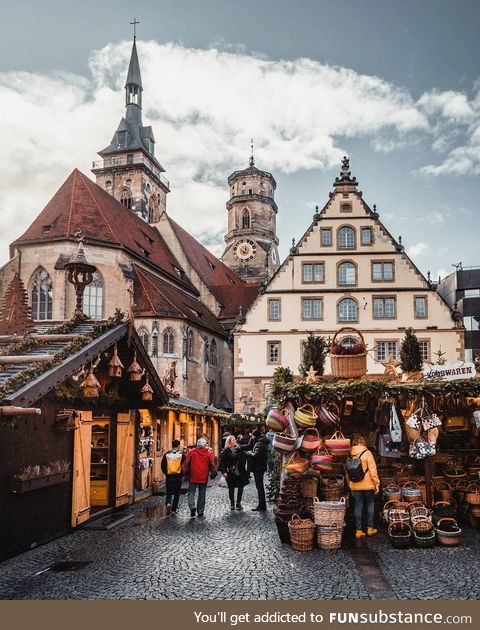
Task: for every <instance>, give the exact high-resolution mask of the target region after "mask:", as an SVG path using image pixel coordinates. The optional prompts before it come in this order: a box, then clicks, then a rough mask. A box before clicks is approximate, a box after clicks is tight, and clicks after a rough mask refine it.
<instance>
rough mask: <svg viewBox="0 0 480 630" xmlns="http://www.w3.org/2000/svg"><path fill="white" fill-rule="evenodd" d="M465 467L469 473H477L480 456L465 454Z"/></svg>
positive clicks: (479, 469)
mask: <svg viewBox="0 0 480 630" xmlns="http://www.w3.org/2000/svg"><path fill="white" fill-rule="evenodd" d="M465 467H466V469H467V473H468V474H469V475H477V474H478V472H479V471H480V456H478V455H473V454H470V455H467V457H466V458H465Z"/></svg>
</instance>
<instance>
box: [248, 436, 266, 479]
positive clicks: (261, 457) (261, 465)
mask: <svg viewBox="0 0 480 630" xmlns="http://www.w3.org/2000/svg"><path fill="white" fill-rule="evenodd" d="M269 444H270V442H269V440H268V438H267V437H265V436H263V435H261V436H259V437H258V438H257V439H256V440H255V444H254V446H253V453H252V455H251V456H250V471H251V472H265V471H266V470H267V468H268V446H269Z"/></svg>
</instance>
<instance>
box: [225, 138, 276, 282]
mask: <svg viewBox="0 0 480 630" xmlns="http://www.w3.org/2000/svg"><path fill="white" fill-rule="evenodd" d="M228 185H229V187H230V199H229V200H228V201H227V211H228V228H227V229H228V231H227V234H226V235H225V242H226V244H227V245H226V247H225V251H224V252H223V255H222V261H223V262H224V263H225V264H226V265H228V267H230V269H232V270H233V271H235V272H236V273H237V274H238V275H239V276H240V277H241V278H244V279H245V280H246V281H247V282H262V281H264V280H268V279H269V278H271V277H272V276H273V274H274V273H275V271H276V270H277V269H278V267H279V264H280V260H279V256H278V249H277V247H278V238H277V232H276V229H277V228H276V220H277V212H278V208H277V204H276V203H275V201H274V193H275V189H276V187H277V183H276V181H275V179H274V177H273V175H272V174H271V173H268V172H267V171H261V170H260V169H258V168H257V167H256V166H255V159H254V156H253V148H252V155H251V156H250V161H249V165H248V168H246V169H244V170H241V171H235V172H234V173H232V174H231V175H230V177H229V178H228Z"/></svg>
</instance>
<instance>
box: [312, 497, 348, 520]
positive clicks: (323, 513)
mask: <svg viewBox="0 0 480 630" xmlns="http://www.w3.org/2000/svg"><path fill="white" fill-rule="evenodd" d="M346 509H347V504H346V502H345V498H344V497H342V498H341V499H340V500H339V501H319V500H318V499H317V498H316V497H315V499H313V514H314V520H315V525H332V524H333V523H343V522H344V520H345V511H346Z"/></svg>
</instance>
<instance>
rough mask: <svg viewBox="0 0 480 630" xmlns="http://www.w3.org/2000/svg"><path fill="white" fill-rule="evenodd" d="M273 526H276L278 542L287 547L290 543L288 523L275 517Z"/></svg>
mask: <svg viewBox="0 0 480 630" xmlns="http://www.w3.org/2000/svg"><path fill="white" fill-rule="evenodd" d="M275 525H276V526H277V531H278V537H279V538H280V542H281V543H282V544H284V545H289V544H290V542H291V541H290V531H289V529H288V521H285V520H284V519H283V518H280V517H279V516H276V517H275Z"/></svg>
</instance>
